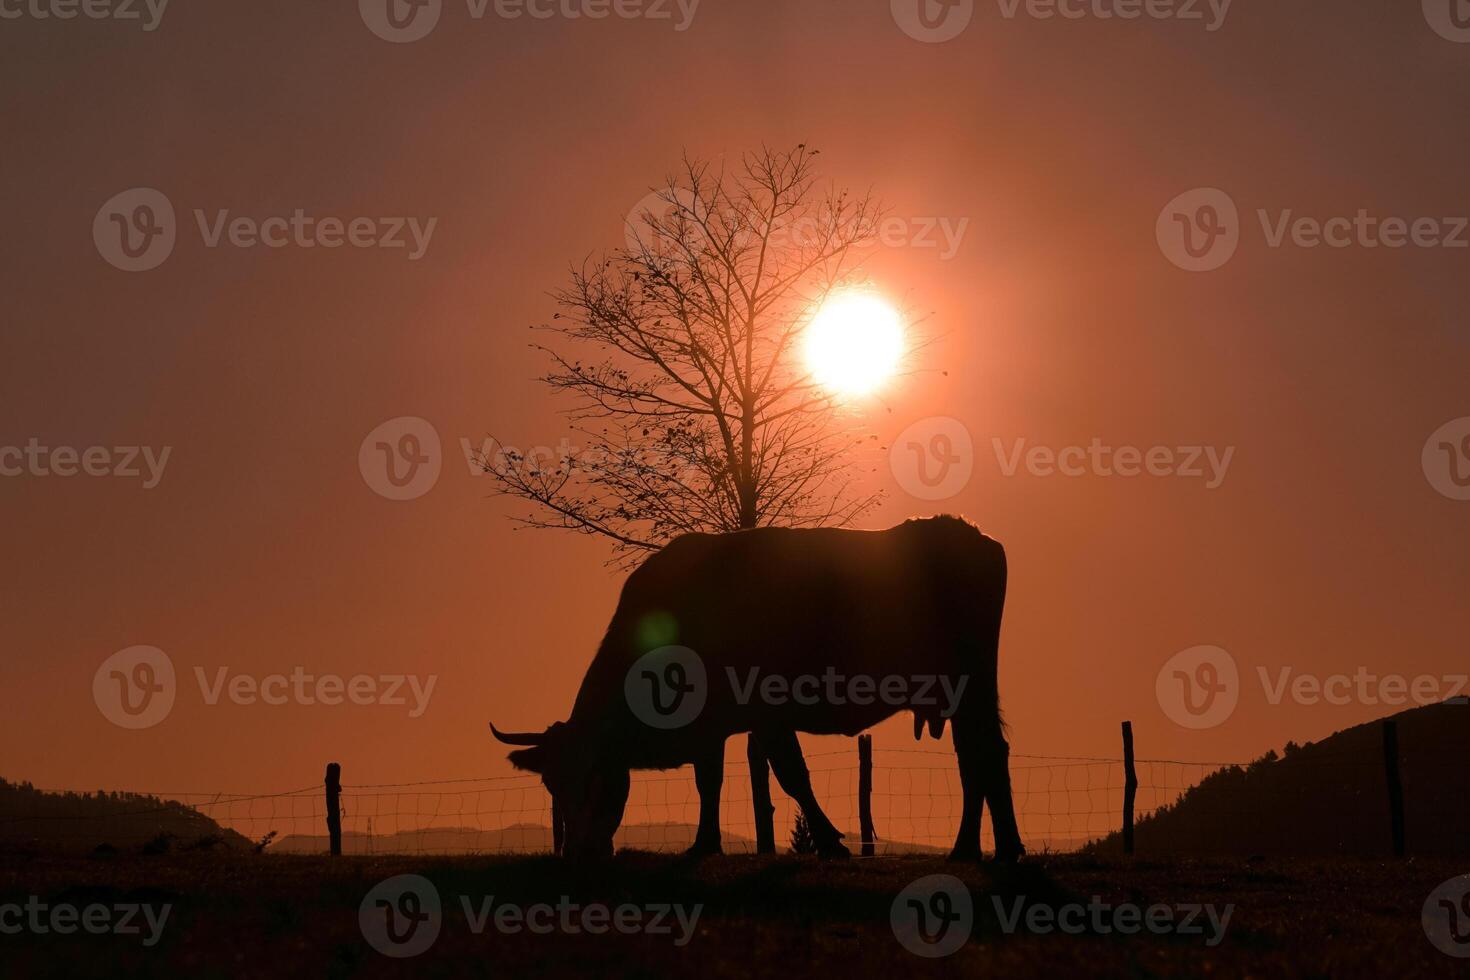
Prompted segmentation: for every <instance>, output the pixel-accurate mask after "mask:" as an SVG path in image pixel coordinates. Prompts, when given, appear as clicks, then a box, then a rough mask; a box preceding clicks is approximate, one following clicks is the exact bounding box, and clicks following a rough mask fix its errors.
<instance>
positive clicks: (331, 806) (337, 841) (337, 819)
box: [327, 762, 342, 857]
mask: <svg viewBox="0 0 1470 980" xmlns="http://www.w3.org/2000/svg"><path fill="white" fill-rule="evenodd" d="M327 838H328V839H329V840H330V842H331V845H330V846H331V849H332V850H331V853H332V856H333V857H339V856H340V855H341V854H342V767H341V766H340V765H338V764H337V763H335V762H329V763H327Z"/></svg>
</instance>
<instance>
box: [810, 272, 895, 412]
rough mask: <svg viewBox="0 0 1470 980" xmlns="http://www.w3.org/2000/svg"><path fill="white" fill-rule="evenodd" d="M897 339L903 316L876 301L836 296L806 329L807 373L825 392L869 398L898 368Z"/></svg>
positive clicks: (858, 295)
mask: <svg viewBox="0 0 1470 980" xmlns="http://www.w3.org/2000/svg"><path fill="white" fill-rule="evenodd" d="M903 334H904V331H903V317H902V316H900V315H899V312H898V311H897V310H895V309H894V308H893V307H892V306H890V305H888V303H886V302H885V301H884V300H883V299H882V298H881V297H879V296H876V295H874V294H873V293H867V292H846V293H838V294H836V295H835V296H832V297H831V298H830V299H828V300H827V302H825V303H823V304H822V308H821V309H819V310H818V311H817V313H816V316H814V317H813V318H812V322H811V325H810V326H808V327H807V329H806V363H807V368H808V369H809V370H810V371H811V373H812V376H813V377H814V378H815V379H816V380H817V383H818V384H820V385H822V387H824V388H827V389H829V390H831V391H834V392H837V393H839V394H843V395H866V394H869V393H871V392H872V391H873V390H875V389H876V388H877V387H878V386H879V385H881V384H882V383H883V382H884V381H886V380H888V378H889V377H891V376H892V375H893V372H894V371H895V370H897V369H898V362H899V360H900V359H901V358H902V357H903V341H904V337H903Z"/></svg>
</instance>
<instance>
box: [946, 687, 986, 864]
mask: <svg viewBox="0 0 1470 980" xmlns="http://www.w3.org/2000/svg"><path fill="white" fill-rule="evenodd" d="M950 733H951V735H952V736H953V738H954V753H955V756H956V757H957V758H958V760H959V764H960V791H961V794H962V799H963V803H962V808H961V810H960V829H959V833H958V834H956V835H955V841H954V850H952V851H950V853H949V859H950V860H951V861H978V860H980V818H981V816H982V814H983V813H984V809H985V762H984V742H983V738H982V736H983V734H984V733H983V732H982V731H981V730H980V728H979V726H978V725H976V724H975V719H974V718H972V717H961V716H959V715H956V716H955V717H954V718H953V719H952V723H951V725H950Z"/></svg>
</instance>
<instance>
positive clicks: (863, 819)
mask: <svg viewBox="0 0 1470 980" xmlns="http://www.w3.org/2000/svg"><path fill="white" fill-rule="evenodd" d="M858 824H859V826H860V827H861V830H862V835H863V857H872V856H873V838H874V837H876V836H877V835H876V834H874V833H873V736H871V735H859V736H858Z"/></svg>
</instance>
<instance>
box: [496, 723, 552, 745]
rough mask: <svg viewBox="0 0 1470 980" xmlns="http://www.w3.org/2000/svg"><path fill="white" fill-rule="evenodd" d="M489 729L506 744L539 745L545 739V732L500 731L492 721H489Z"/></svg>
mask: <svg viewBox="0 0 1470 980" xmlns="http://www.w3.org/2000/svg"><path fill="white" fill-rule="evenodd" d="M490 731H491V732H492V733H493V734H494V735H495V737H496V738H498V739H499V740H500V741H502V742H504V743H505V744H506V745H540V744H541V743H542V742H544V741H546V733H545V732H502V731H501V730H500V729H498V728H496V727H495V723H494V722H493V721H492V722H491V723H490Z"/></svg>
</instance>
